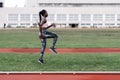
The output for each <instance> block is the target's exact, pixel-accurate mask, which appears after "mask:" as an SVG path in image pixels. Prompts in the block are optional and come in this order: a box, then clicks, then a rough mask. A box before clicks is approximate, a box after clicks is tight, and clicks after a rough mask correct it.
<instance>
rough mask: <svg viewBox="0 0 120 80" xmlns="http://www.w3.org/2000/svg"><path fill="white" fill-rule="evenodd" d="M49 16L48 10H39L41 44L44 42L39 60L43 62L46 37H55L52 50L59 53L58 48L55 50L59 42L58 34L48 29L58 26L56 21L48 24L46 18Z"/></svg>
mask: <svg viewBox="0 0 120 80" xmlns="http://www.w3.org/2000/svg"><path fill="white" fill-rule="evenodd" d="M47 17H48V13H47V11H46V10H42V11H40V12H39V18H40V22H39V31H40V32H39V38H40V40H41V44H42V48H41V52H40V58H39V60H38V62H39V63H41V64H43V63H44V61H43V55H44V51H45V48H46V39H47V38H53V44H52V47H50V49H49V50H50V51H51V52H52V53H55V54H57V52H56V50H55V44H56V42H57V38H58V36H57V34H55V33H52V32H48V31H47V29H49V28H50V27H56V25H55V23H52V24H51V25H49V26H48V24H47V20H46V18H47Z"/></svg>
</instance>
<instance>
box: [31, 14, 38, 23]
mask: <svg viewBox="0 0 120 80" xmlns="http://www.w3.org/2000/svg"><path fill="white" fill-rule="evenodd" d="M38 20H39V15H38V14H33V15H32V21H36V22H38Z"/></svg>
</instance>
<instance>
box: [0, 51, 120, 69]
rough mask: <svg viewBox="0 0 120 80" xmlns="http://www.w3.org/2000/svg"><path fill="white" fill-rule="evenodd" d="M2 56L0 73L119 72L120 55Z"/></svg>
mask: <svg viewBox="0 0 120 80" xmlns="http://www.w3.org/2000/svg"><path fill="white" fill-rule="evenodd" d="M37 58H38V54H13V53H6V54H5V53H1V54H0V71H119V70H120V54H59V55H53V54H46V55H45V64H43V65H41V64H39V63H38V62H37Z"/></svg>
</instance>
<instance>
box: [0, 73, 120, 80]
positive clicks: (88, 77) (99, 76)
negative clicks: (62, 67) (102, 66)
mask: <svg viewBox="0 0 120 80" xmlns="http://www.w3.org/2000/svg"><path fill="white" fill-rule="evenodd" d="M0 80H120V74H118V73H116V74H115V73H114V74H113V73H93V74H92V73H91V74H90V73H76V74H72V73H44V74H40V73H27V74H26V73H17V74H15V73H14V74H0Z"/></svg>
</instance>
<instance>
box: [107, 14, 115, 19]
mask: <svg viewBox="0 0 120 80" xmlns="http://www.w3.org/2000/svg"><path fill="white" fill-rule="evenodd" d="M105 20H106V21H115V14H106V15H105Z"/></svg>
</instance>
